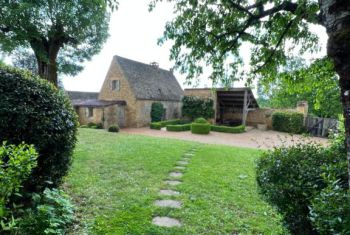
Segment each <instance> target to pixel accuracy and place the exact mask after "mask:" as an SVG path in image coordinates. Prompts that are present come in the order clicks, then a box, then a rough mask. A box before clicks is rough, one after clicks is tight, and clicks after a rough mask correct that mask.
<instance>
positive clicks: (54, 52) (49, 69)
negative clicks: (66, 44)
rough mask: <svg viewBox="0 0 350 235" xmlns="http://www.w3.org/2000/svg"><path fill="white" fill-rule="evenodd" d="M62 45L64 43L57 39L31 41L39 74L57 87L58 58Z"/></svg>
mask: <svg viewBox="0 0 350 235" xmlns="http://www.w3.org/2000/svg"><path fill="white" fill-rule="evenodd" d="M61 46H62V43H58V42H57V40H50V41H49V42H43V41H33V42H31V47H32V49H33V51H34V54H35V57H36V60H37V63H38V74H39V76H40V77H41V78H43V79H45V80H47V81H49V82H51V83H53V84H54V85H55V86H56V87H57V85H58V78H57V61H56V59H57V56H58V52H59V50H60V48H61Z"/></svg>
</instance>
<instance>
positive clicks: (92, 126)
mask: <svg viewBox="0 0 350 235" xmlns="http://www.w3.org/2000/svg"><path fill="white" fill-rule="evenodd" d="M87 126H88V127H89V128H95V127H96V123H93V122H89V123H88V124H87Z"/></svg>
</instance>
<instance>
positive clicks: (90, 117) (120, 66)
mask: <svg viewBox="0 0 350 235" xmlns="http://www.w3.org/2000/svg"><path fill="white" fill-rule="evenodd" d="M68 95H69V96H70V99H71V101H72V103H73V106H74V108H75V110H76V112H77V114H78V116H79V121H80V124H81V125H86V124H88V123H90V122H92V123H102V124H103V126H104V127H105V128H107V127H109V126H111V125H114V124H118V125H119V126H120V127H142V126H146V125H148V124H149V123H150V122H151V117H150V113H151V105H152V103H153V102H161V103H162V104H163V106H164V108H165V110H166V112H165V117H164V118H165V119H173V118H178V117H180V116H181V99H182V96H183V90H182V88H181V86H180V85H179V83H178V81H177V80H176V78H175V76H174V75H173V73H172V72H171V71H168V70H164V69H161V68H159V66H158V64H157V63H151V64H144V63H140V62H137V61H133V60H130V59H126V58H123V57H120V56H114V57H113V59H112V63H111V65H110V67H109V70H108V72H107V75H106V78H105V81H104V83H103V85H102V88H101V90H100V92H76V91H68Z"/></svg>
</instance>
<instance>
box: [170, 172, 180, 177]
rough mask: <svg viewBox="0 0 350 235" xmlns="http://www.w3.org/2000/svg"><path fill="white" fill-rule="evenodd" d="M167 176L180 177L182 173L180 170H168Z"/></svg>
mask: <svg viewBox="0 0 350 235" xmlns="http://www.w3.org/2000/svg"><path fill="white" fill-rule="evenodd" d="M169 176H170V177H174V178H181V177H182V176H183V174H182V173H181V172H170V174H169Z"/></svg>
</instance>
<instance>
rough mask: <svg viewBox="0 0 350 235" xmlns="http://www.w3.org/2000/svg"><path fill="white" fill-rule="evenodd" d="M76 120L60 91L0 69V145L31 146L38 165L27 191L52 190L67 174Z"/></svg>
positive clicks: (24, 74) (23, 73) (29, 76)
mask: <svg viewBox="0 0 350 235" xmlns="http://www.w3.org/2000/svg"><path fill="white" fill-rule="evenodd" d="M77 125H78V122H77V117H76V114H75V111H74V109H73V107H72V105H71V103H70V100H69V99H68V97H67V96H66V95H65V93H64V91H59V90H58V89H57V88H56V87H54V86H53V85H52V84H51V83H49V82H47V81H45V80H43V79H40V78H38V77H35V76H33V75H32V74H31V73H30V72H27V71H22V70H17V69H14V68H10V67H7V66H4V65H0V133H1V135H0V142H2V141H4V140H6V141H8V143H9V144H16V145H18V144H20V143H22V142H25V143H28V144H33V145H34V146H35V148H36V150H37V151H38V154H39V157H38V165H37V167H36V168H34V169H33V172H32V174H31V176H30V177H28V180H27V181H26V183H25V189H26V190H27V191H42V190H44V188H45V187H56V186H58V185H59V184H60V183H61V182H62V177H63V176H65V175H66V174H67V172H68V169H69V166H70V164H71V156H72V153H73V149H74V146H75V142H76V130H77Z"/></svg>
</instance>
